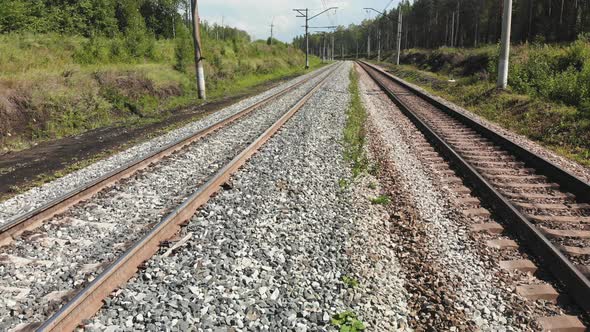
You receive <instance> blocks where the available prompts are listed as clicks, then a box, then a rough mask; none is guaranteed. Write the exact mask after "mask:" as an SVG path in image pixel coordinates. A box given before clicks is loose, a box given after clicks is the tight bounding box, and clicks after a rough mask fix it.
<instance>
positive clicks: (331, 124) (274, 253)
mask: <svg viewBox="0 0 590 332" xmlns="http://www.w3.org/2000/svg"><path fill="white" fill-rule="evenodd" d="M350 68H351V66H350V63H347V64H346V65H344V66H342V67H341V68H340V69H339V70H338V73H337V74H336V75H335V77H334V78H333V79H330V80H329V82H328V83H327V84H326V85H325V86H324V87H323V88H322V89H321V90H319V91H318V92H317V94H316V95H315V96H314V97H312V98H311V99H310V100H309V101H308V102H307V104H306V105H305V106H304V107H303V108H302V109H301V110H300V111H299V112H298V113H297V114H295V115H294V117H293V118H292V119H291V120H290V121H289V122H287V123H286V125H285V126H284V128H283V129H282V130H281V131H280V132H279V133H278V134H277V135H276V136H275V137H273V138H272V139H271V140H270V141H269V142H268V143H267V144H266V145H265V146H264V147H262V149H261V150H260V151H259V153H258V154H256V155H255V156H254V157H253V158H252V159H251V160H250V161H249V162H248V163H247V164H246V166H245V167H244V168H243V169H242V170H240V171H239V172H238V173H236V175H235V176H234V177H233V179H232V181H231V183H230V184H229V186H228V187H226V188H225V190H223V191H222V192H220V193H219V194H218V195H217V196H216V197H215V198H214V199H212V200H211V201H209V203H207V205H206V206H205V207H204V208H203V209H202V210H201V211H200V212H199V213H197V215H196V216H195V217H194V218H193V219H192V221H191V223H190V224H189V225H188V226H187V227H186V228H185V229H183V233H182V234H181V235H180V237H186V236H188V237H190V240H188V242H187V243H186V244H185V245H184V246H182V247H181V248H179V249H178V250H177V251H176V252H175V253H174V254H173V255H171V256H168V257H162V256H161V255H160V256H157V257H155V258H153V259H152V260H150V261H148V262H147V263H146V269H145V270H143V271H142V272H141V273H140V274H139V275H137V276H136V277H134V278H133V279H132V280H131V281H130V282H129V283H128V284H127V285H126V287H125V288H124V289H122V290H121V291H119V292H117V294H116V295H115V296H114V297H113V298H111V299H109V300H108V301H107V305H106V306H105V307H103V308H102V309H101V311H100V312H99V313H98V315H97V316H96V317H95V318H94V319H93V320H92V321H91V322H90V324H89V325H87V329H90V330H95V329H96V330H102V329H105V328H109V329H113V330H117V329H121V330H143V329H156V330H159V329H163V328H169V329H171V330H185V329H187V328H188V327H189V326H191V327H193V328H194V329H195V330H199V331H201V330H202V331H226V330H235V331H246V330H247V331H293V330H295V331H323V330H335V329H336V328H335V327H333V326H331V325H330V318H331V316H332V315H333V314H335V313H340V312H342V311H344V310H347V309H352V310H354V311H355V313H356V314H357V315H358V317H359V319H361V320H365V323H366V324H367V325H368V326H370V327H369V328H370V329H373V327H372V326H376V324H375V325H374V324H372V322H378V321H384V322H383V323H382V325H381V326H389V327H397V326H404V324H405V314H406V312H405V309H404V307H405V293H404V291H403V287H401V280H399V279H396V277H395V275H391V276H385V274H386V273H389V272H391V271H394V272H395V271H397V265H395V260H394V259H391V258H390V257H387V258H386V260H383V261H379V260H378V261H379V262H380V263H382V264H386V263H392V264H394V265H393V266H387V267H384V266H381V267H380V268H379V269H377V270H376V271H370V274H368V275H367V276H366V277H359V276H357V278H359V279H358V280H359V282H360V283H361V285H360V286H359V287H358V288H354V289H350V288H348V287H347V285H346V284H344V283H343V282H342V278H343V276H344V275H347V276H352V277H354V275H356V274H357V273H361V272H362V271H363V270H374V265H375V264H376V263H375V261H368V260H367V259H366V257H365V258H363V257H364V256H363V254H364V253H366V252H367V250H368V249H366V248H365V249H362V250H357V252H356V254H357V255H360V256H363V257H358V256H357V257H355V256H354V255H355V254H354V253H352V252H351V251H355V249H359V248H361V247H362V246H363V245H365V246H366V244H367V240H366V239H365V238H364V237H362V236H360V235H362V234H368V233H370V232H372V231H371V230H367V229H368V228H370V227H371V226H370V225H368V224H372V223H375V224H378V223H379V222H380V220H381V219H380V217H381V215H380V214H379V213H378V212H370V213H369V212H367V209H368V207H367V205H366V204H365V205H364V206H361V205H357V204H355V202H353V199H352V196H351V193H350V192H347V191H348V190H352V189H342V188H340V185H339V180H340V179H342V178H345V177H347V176H349V175H350V171H349V169H348V167H347V165H346V163H345V162H344V160H343V157H342V154H343V148H342V145H341V142H342V130H343V126H344V122H345V120H346V116H345V111H346V108H347V106H348V100H349V96H348V93H347V88H348V82H349V80H348V73H349V70H350ZM359 195H360V194H359ZM359 223H361V224H359ZM357 230H358V231H359V234H360V235H359V237H354V236H352V235H351V234H352V233H353V232H356V231H357ZM360 232H364V233H360ZM372 234H373V235H374V233H372ZM164 251H165V250H161V252H160V254H161V253H163V252H164ZM369 251H374V252H380V253H381V254H382V255H386V254H387V252H385V251H383V249H380V248H372V249H371V250H369ZM359 261H360V262H361V263H358V262H359ZM380 274H382V275H383V277H384V278H383V282H384V283H386V284H387V286H385V287H381V286H382V285H380V284H375V285H363V282H365V281H366V280H373V278H374V279H375V280H376V279H379V275H380Z"/></svg>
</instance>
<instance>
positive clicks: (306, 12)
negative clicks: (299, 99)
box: [293, 7, 338, 69]
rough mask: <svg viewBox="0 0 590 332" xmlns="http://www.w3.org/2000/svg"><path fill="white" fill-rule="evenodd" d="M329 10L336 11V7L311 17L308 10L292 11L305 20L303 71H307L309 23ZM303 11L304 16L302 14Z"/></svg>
mask: <svg viewBox="0 0 590 332" xmlns="http://www.w3.org/2000/svg"><path fill="white" fill-rule="evenodd" d="M331 9H338V7H330V8H328V9H326V10H324V11H322V12H320V13H319V14H316V15H314V16H312V17H309V9H308V8H305V9H293V11H296V12H297V13H298V14H299V15H297V17H304V18H305V69H309V21H311V20H313V19H314V18H316V17H318V16H320V15H322V14H323V13H325V12H327V11H328V10H331ZM304 11H305V14H304V13H303V12H304Z"/></svg>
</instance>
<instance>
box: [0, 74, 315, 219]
mask: <svg viewBox="0 0 590 332" xmlns="http://www.w3.org/2000/svg"><path fill="white" fill-rule="evenodd" d="M310 75H314V73H309V74H306V75H303V76H300V77H297V78H295V79H293V80H290V81H288V82H285V83H283V84H280V85H278V86H276V87H274V88H272V89H270V90H268V91H265V92H264V93H261V94H259V95H256V96H253V97H250V98H247V99H244V100H242V101H240V102H238V103H236V104H234V105H231V106H229V107H226V108H224V109H222V110H220V111H218V112H215V113H213V114H211V115H209V116H207V117H205V118H203V119H201V120H199V121H195V122H192V123H190V124H188V125H186V126H184V127H182V128H178V129H175V130H172V131H170V132H169V133H167V134H165V135H162V136H159V137H156V138H153V139H151V140H149V141H147V142H145V143H142V144H138V145H136V146H133V147H131V148H129V149H127V150H125V151H123V152H120V153H117V154H115V155H113V156H111V157H108V158H106V159H104V160H102V161H99V162H96V163H94V164H92V165H90V166H88V167H85V168H83V169H81V170H78V171H75V172H73V173H70V174H68V175H66V176H63V177H61V178H59V179H56V180H54V181H51V182H49V183H46V184H44V185H42V186H40V187H36V188H33V189H31V190H29V191H27V192H25V193H23V194H20V195H17V196H15V197H12V198H10V199H8V200H6V201H4V202H0V225H2V224H3V223H6V222H8V221H10V220H13V219H15V218H17V217H18V216H19V215H22V214H25V213H27V212H29V211H32V210H34V209H35V208H37V207H40V206H42V205H43V204H46V203H48V202H50V201H51V200H53V199H55V198H57V197H60V196H62V195H64V194H66V193H68V192H70V191H72V190H74V189H75V188H77V187H79V186H82V185H83V184H85V183H89V182H91V181H93V180H95V179H98V178H99V177H101V176H103V175H104V174H107V173H109V172H111V171H113V170H115V169H117V168H118V167H120V166H122V165H124V164H126V163H129V162H131V161H133V160H136V159H139V158H141V157H144V156H146V155H148V154H150V153H151V152H153V151H157V150H159V149H161V148H162V147H164V146H166V145H168V144H170V143H172V142H175V141H177V140H179V139H182V138H184V137H188V136H190V135H192V134H193V133H195V132H198V131H199V130H201V129H203V128H205V127H207V126H210V125H211V124H213V123H216V122H218V121H221V120H222V119H225V118H227V117H230V116H232V115H233V114H236V113H238V112H239V111H241V110H243V109H244V108H246V107H248V106H251V105H253V104H255V103H256V102H258V101H261V100H263V99H264V98H266V97H268V96H271V95H273V94H275V93H277V92H279V91H281V90H283V89H285V88H287V87H288V86H291V85H293V84H296V83H297V82H300V81H301V80H304V79H305V78H306V77H308V76H310Z"/></svg>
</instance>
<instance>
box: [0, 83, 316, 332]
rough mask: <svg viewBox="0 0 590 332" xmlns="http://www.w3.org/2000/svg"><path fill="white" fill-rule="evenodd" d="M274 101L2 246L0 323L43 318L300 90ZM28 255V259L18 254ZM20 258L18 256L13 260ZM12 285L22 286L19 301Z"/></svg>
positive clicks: (273, 117) (299, 94)
mask: <svg viewBox="0 0 590 332" xmlns="http://www.w3.org/2000/svg"><path fill="white" fill-rule="evenodd" d="M325 75H326V73H323V74H322V75H320V76H319V77H316V78H314V79H312V80H311V81H310V82H307V83H305V84H303V85H302V86H300V87H298V88H297V89H295V90H294V91H292V92H290V93H289V94H287V95H284V96H282V97H281V98H279V99H278V100H275V101H272V102H270V103H269V104H267V105H265V106H264V107H262V108H260V109H257V110H255V111H254V112H252V113H251V114H249V115H247V116H246V117H244V118H241V119H239V120H238V121H236V122H234V123H232V124H230V125H229V126H227V127H225V128H223V129H221V130H219V131H217V132H215V133H213V134H211V135H209V136H207V137H206V138H204V139H202V140H200V141H198V142H196V143H194V144H192V145H190V146H189V147H187V148H186V149H184V150H182V151H180V152H178V153H176V154H173V155H171V156H170V157H169V158H166V159H164V160H162V161H161V162H159V163H157V164H155V165H153V166H150V167H149V168H147V169H145V170H144V171H142V172H139V173H137V174H135V175H134V176H132V177H131V178H129V179H127V180H125V181H122V182H120V183H117V184H116V185H115V186H113V187H112V188H109V189H108V190H105V191H103V192H101V193H99V194H98V195H96V196H94V197H93V198H92V199H90V200H88V201H86V202H83V203H81V204H78V205H76V206H74V207H73V208H71V209H70V210H68V211H67V212H66V213H65V214H64V215H59V216H56V217H54V218H53V219H51V220H49V221H48V222H46V223H45V224H44V225H43V226H41V227H40V228H38V229H36V230H35V231H33V232H28V233H26V234H23V235H22V236H20V237H18V238H17V239H16V240H15V241H14V242H13V243H11V244H10V245H8V246H5V247H2V248H0V276H1V277H2V278H1V281H0V293H1V294H2V295H3V297H4V296H5V298H6V299H10V301H7V302H4V303H2V306H0V329H5V328H9V327H14V326H15V325H17V324H19V323H27V322H28V323H30V322H35V321H39V320H43V319H44V318H46V317H47V315H49V314H51V313H52V312H53V311H54V310H55V309H56V308H57V306H59V305H60V303H62V301H63V300H64V299H65V298H67V297H69V296H71V295H72V293H71V291H73V290H75V289H78V288H80V287H82V286H83V285H84V284H85V283H87V282H88V281H89V280H91V279H92V278H94V276H95V275H96V274H97V273H99V272H100V271H101V270H102V268H103V267H104V266H105V264H106V263H108V262H110V261H112V260H113V259H115V258H116V257H117V256H118V255H119V254H120V253H122V251H123V250H124V249H125V248H126V247H127V246H128V245H129V244H130V243H132V242H133V241H135V240H136V239H138V238H139V237H140V236H141V235H142V234H145V233H146V232H147V231H148V230H149V229H150V227H151V225H153V224H155V223H156V222H158V221H159V220H160V219H161V217H162V216H164V215H165V214H167V213H168V212H170V211H171V209H173V208H175V207H176V206H178V205H179V204H180V203H181V202H182V201H183V200H184V199H185V197H187V196H188V195H190V194H191V193H192V192H193V191H195V190H196V188H198V187H199V185H201V184H202V183H204V182H205V181H206V180H207V179H208V177H209V176H211V175H212V174H213V173H214V172H216V171H217V170H218V169H220V168H221V167H223V166H224V165H225V164H226V163H227V162H228V161H229V160H231V158H233V157H234V156H235V155H237V154H238V153H239V152H241V151H242V150H243V149H244V148H245V147H246V146H247V145H248V144H249V143H251V142H252V141H253V140H254V139H255V138H257V137H258V136H259V135H260V134H262V133H263V132H264V131H265V130H266V129H267V128H268V127H269V126H270V125H271V124H272V123H274V122H275V121H276V120H277V119H278V118H279V117H280V116H281V115H282V114H284V113H285V112H286V111H287V110H288V109H289V108H290V107H291V106H292V105H294V104H295V103H296V102H297V101H298V100H299V99H300V98H301V97H302V96H303V95H305V94H306V93H307V92H308V91H309V90H310V89H311V88H312V87H313V86H314V85H315V84H317V82H319V80H321V79H322V78H323V77H325ZM23 259H25V261H23ZM18 262H20V263H18ZM11 287H12V288H14V287H16V288H18V289H19V290H23V291H26V295H25V296H24V297H21V298H20V299H18V300H14V299H11V297H12V296H9V294H5V293H6V292H5V291H7V290H8V293H10V292H12V291H11Z"/></svg>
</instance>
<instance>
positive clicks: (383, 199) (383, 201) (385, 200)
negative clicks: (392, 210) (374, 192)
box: [371, 195, 391, 205]
mask: <svg viewBox="0 0 590 332" xmlns="http://www.w3.org/2000/svg"><path fill="white" fill-rule="evenodd" d="M390 202H391V199H390V198H389V196H387V195H380V196H377V197H375V198H371V203H372V204H379V205H387V204H389V203H390Z"/></svg>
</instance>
